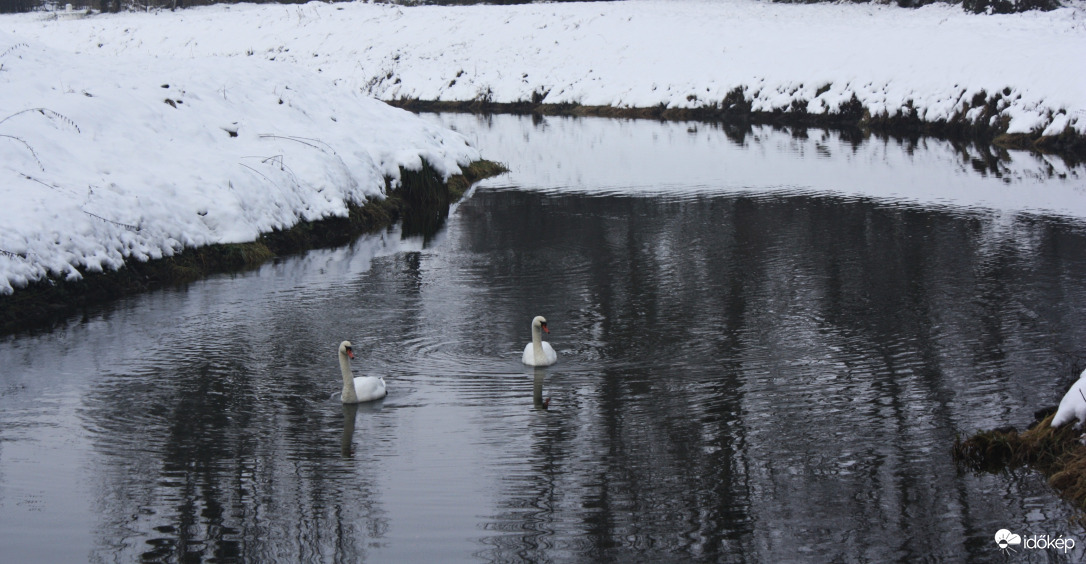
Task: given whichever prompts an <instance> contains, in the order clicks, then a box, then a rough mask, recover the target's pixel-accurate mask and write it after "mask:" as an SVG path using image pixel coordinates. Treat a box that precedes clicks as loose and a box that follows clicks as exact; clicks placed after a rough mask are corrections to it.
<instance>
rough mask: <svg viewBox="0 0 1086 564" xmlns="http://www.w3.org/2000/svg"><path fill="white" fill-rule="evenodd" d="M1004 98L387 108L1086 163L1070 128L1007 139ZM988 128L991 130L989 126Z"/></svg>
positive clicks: (736, 98)
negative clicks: (807, 133)
mask: <svg viewBox="0 0 1086 564" xmlns="http://www.w3.org/2000/svg"><path fill="white" fill-rule="evenodd" d="M1002 96H1003V93H1000V92H996V93H994V94H991V95H988V94H985V93H983V92H982V93H980V94H978V95H977V96H975V97H974V98H973V100H971V101H970V103H969V104H967V105H966V107H965V109H964V110H963V111H962V112H961V113H960V114H958V115H956V116H954V117H952V118H951V119H949V120H945V121H935V122H927V121H922V120H921V119H920V118H919V117H918V116H917V113H916V111H915V110H914V109H912V108H907V109H906V110H904V111H901V112H898V113H897V114H894V115H889V114H876V115H872V114H871V113H870V112H869V111H868V110H867V109H866V108H864V107H863V104H862V103H861V102H860V101H859V100H858V99H856V97H855V96H854V97H853V98H852V100H851V101H850V102H848V103H846V104H844V105H843V106H842V107H841V108H840V109H839V111H837V112H833V113H826V114H811V113H807V111H806V103H796V104H793V105H792V107H790V108H782V109H779V110H775V111H772V112H764V111H754V110H752V109H751V102H750V101H749V100H747V99H746V98H745V97H744V94H743V92H742V90H741V89H736V90H735V91H733V92H732V93H731V94H729V95H728V96H727V97H726V98H725V99H724V100H723V101H722V102H721V103H720V104H716V103H713V104H710V105H708V106H702V107H698V108H668V107H665V106H656V107H650V108H614V107H611V106H581V105H577V104H544V103H541V102H539V103H536V102H527V101H525V102H515V103H494V102H485V101H478V100H476V101H466V102H445V101H427V100H417V99H399V100H388V101H386V103H388V104H390V105H393V106H397V107H400V108H404V109H406V110H410V111H413V112H471V113H484V114H485V113H505V114H522V115H529V114H530V115H540V116H545V115H558V116H597V117H617V118H640V119H655V120H676V121H679V120H681V121H704V122H715V123H721V124H724V125H728V126H734V127H740V128H749V127H750V126H751V125H773V126H778V127H789V128H802V129H806V128H809V127H811V128H825V129H835V130H840V131H841V132H842V133H845V134H846V135H848V136H850V138H852V139H854V140H856V141H861V140H862V139H863V138H865V137H866V136H868V135H872V134H874V135H879V136H888V137H894V138H899V139H904V140H916V139H918V138H919V137H923V136H929V137H936V138H941V139H947V140H950V141H961V142H974V143H979V144H982V145H994V146H995V147H998V148H1002V149H1019V150H1030V151H1036V152H1041V153H1049V154H1054V155H1058V156H1060V157H1062V158H1063V159H1064V160H1065V161H1067V164H1068V165H1071V166H1073V165H1077V164H1079V163H1082V162H1084V161H1086V136H1083V135H1080V134H1078V133H1076V132H1075V131H1073V130H1071V129H1070V128H1068V129H1067V130H1065V131H1064V132H1063V133H1061V134H1060V135H1057V136H1048V137H1042V136H1041V135H1040V133H1036V134H1007V133H1006V130H1007V126H1008V121H1007V118H1005V117H1003V118H999V119H996V120H994V121H993V120H991V119H990V118H991V117H993V116H996V115H998V113H997V112H998V107H999V102H1000V100H1001V99H1002ZM976 108H980V117H978V118H975V119H973V120H966V119H965V113H966V112H968V111H969V110H970V109H976ZM986 124H987V125H986Z"/></svg>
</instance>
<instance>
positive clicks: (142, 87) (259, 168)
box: [0, 20, 480, 294]
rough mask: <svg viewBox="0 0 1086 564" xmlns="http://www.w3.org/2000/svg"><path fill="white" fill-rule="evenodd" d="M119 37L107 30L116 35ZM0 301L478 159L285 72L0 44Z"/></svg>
mask: <svg viewBox="0 0 1086 564" xmlns="http://www.w3.org/2000/svg"><path fill="white" fill-rule="evenodd" d="M116 21H119V20H116ZM0 53H3V55H2V57H0V64H2V65H3V66H2V68H0V90H2V91H3V93H4V94H3V97H0V120H2V121H0V162H2V163H3V164H2V165H0V294H10V293H11V292H12V291H13V288H14V287H19V286H22V285H25V284H26V283H28V282H32V281H36V280H41V279H43V278H46V277H57V278H65V279H77V278H79V277H80V274H79V270H84V269H85V270H86V271H91V272H94V271H101V270H103V269H115V268H117V267H119V266H121V265H122V264H123V263H124V262H125V261H126V260H129V259H131V258H135V259H137V260H146V259H148V258H160V257H163V256H171V255H173V254H175V253H177V252H178V251H180V250H181V249H183V248H185V247H199V246H204V245H209V244H214V243H236V242H245V241H253V240H255V239H256V238H257V237H258V236H259V235H260V234H261V233H265V232H268V231H271V230H273V229H282V228H287V227H290V226H292V225H294V224H296V223H298V222H299V221H303V220H316V219H320V218H323V217H328V216H344V215H346V213H347V206H348V204H349V203H355V204H359V203H362V202H364V201H366V200H367V199H370V198H379V197H383V192H384V187H385V178H386V177H390V178H393V179H398V178H399V175H400V167H404V168H406V169H412V170H413V169H418V168H420V167H421V165H422V161H423V160H425V161H427V162H429V163H430V164H431V165H432V166H433V167H434V168H435V169H436V170H437V171H438V172H439V173H440V174H442V175H445V176H446V177H447V176H449V175H452V174H456V173H459V172H460V167H461V166H464V165H467V164H468V163H470V162H472V161H474V160H477V159H479V158H480V155H479V152H478V151H477V150H476V149H475V148H473V147H470V146H468V144H467V142H466V141H465V139H464V138H463V137H462V136H460V135H459V134H457V133H454V132H452V131H449V130H446V129H442V128H440V127H438V126H435V125H432V124H430V123H427V122H426V121H424V120H421V119H419V118H418V117H416V116H415V115H413V114H411V113H409V112H406V111H403V110H399V109H395V108H392V107H390V106H388V105H386V104H384V103H382V102H379V101H377V100H375V99H373V98H371V97H369V96H366V95H364V94H361V93H359V92H357V91H355V90H352V89H349V88H344V87H337V86H335V85H334V84H333V82H332V81H330V80H328V79H326V78H325V77H322V76H320V75H318V74H316V73H314V72H312V71H309V70H307V69H305V68H302V67H299V66H296V65H281V64H275V63H270V62H265V61H256V60H252V59H230V58H217V57H210V58H201V59H195V60H193V59H188V60H171V61H166V60H162V59H155V58H152V57H147V56H143V55H133V56H124V57H116V56H102V55H99V54H73V53H65V52H60V51H56V50H54V49H52V48H49V47H46V46H43V45H42V44H41V42H38V41H36V40H33V39H31V40H26V39H25V38H23V37H20V36H17V35H10V34H7V33H5V32H0Z"/></svg>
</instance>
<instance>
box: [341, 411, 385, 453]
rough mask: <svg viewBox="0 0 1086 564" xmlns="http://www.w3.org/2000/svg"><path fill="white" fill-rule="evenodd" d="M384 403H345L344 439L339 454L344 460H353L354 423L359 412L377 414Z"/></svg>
mask: <svg viewBox="0 0 1086 564" xmlns="http://www.w3.org/2000/svg"><path fill="white" fill-rule="evenodd" d="M384 403H385V402H383V401H373V402H369V403H345V404H343V438H342V439H340V443H339V453H340V455H341V456H342V457H343V458H351V457H352V456H353V455H354V422H355V418H356V417H357V416H358V412H359V411H361V412H362V413H370V414H372V413H377V412H378V411H381V406H382V405H384Z"/></svg>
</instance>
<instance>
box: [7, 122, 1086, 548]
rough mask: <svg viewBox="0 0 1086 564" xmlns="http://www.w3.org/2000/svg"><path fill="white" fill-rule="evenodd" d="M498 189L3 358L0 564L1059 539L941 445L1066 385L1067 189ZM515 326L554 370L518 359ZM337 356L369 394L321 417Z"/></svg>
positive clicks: (605, 139) (1079, 227) (1083, 235)
mask: <svg viewBox="0 0 1086 564" xmlns="http://www.w3.org/2000/svg"><path fill="white" fill-rule="evenodd" d="M449 119H453V118H449ZM457 119H459V118H457ZM513 123H514V124H516V125H517V126H518V127H519V122H513ZM623 123H625V122H623ZM563 127H564V126H563ZM627 127H632V126H628V125H623V126H622V129H621V131H622V132H629V133H632V134H633V135H634V136H641V137H649V136H651V135H650V134H656V135H667V134H668V133H667V131H668V129H667V127H670V126H667V127H663V126H659V124H651V123H650V124H647V125H643V127H644V128H645V129H646V130H647V132H645V131H642V130H640V129H630V130H627V129H626V128H627ZM657 127H663V130H661V129H653V128H657ZM499 133H500V134H502V135H506V134H508V133H509V129H506V130H504V133H502V132H491V133H490V134H494V135H497V134H499ZM584 133H585V134H593V135H597V136H598V137H597V140H596V141H594V143H597V144H598V145H599V146H603V147H611V148H612V149H614V145H610V143H611V141H610V140H611V139H612V137H611V136H610V135H611V134H610V133H606V132H602V133H601V132H600V131H598V130H595V129H592V128H591V127H589V128H588V129H586V130H585V131H584ZM479 135H480V137H483V134H482V133H480V134H479ZM616 138H617V137H616ZM622 139H625V137H623V138H621V139H620V140H619V141H615V142H614V143H625V141H622ZM507 145H508V146H507V147H506V149H504V150H508V151H510V153H509V154H513V153H518V152H519V154H523V155H528V154H530V151H529V150H528V149H526V148H523V147H521V146H519V145H515V144H512V142H510V143H508V144H507ZM555 150H556V151H560V150H564V149H555ZM540 151H542V150H541V149H537V152H540ZM604 152H605V153H606V151H604ZM622 152H623V151H619V150H614V151H613V154H620V153H622ZM861 153H862V151H861ZM675 154H676V155H682V154H685V153H684V152H683V151H676V152H675ZM694 156H695V157H696V156H697V155H694ZM623 158H625V157H623ZM661 158H662V157H661ZM789 158H790V159H793V160H796V161H798V164H797V163H791V164H789V165H788V167H793V168H796V169H802V168H803V167H804V166H805V165H804V164H802V163H805V162H806V163H808V164H809V160H810V159H807V158H802V157H800V156H796V155H792V156H791V157H789ZM789 158H784V157H781V162H787V161H788V159H789ZM822 158H824V157H815V159H816V160H818V159H822ZM853 158H855V157H853ZM912 158H915V159H921V160H923V159H924V158H925V157H923V156H922V155H920V156H914V157H912ZM773 159H777V157H773ZM561 162H563V161H561V160H552V163H561ZM895 162H897V161H896V158H895ZM511 164H512V163H511ZM554 166H557V164H555V165H554ZM834 166H837V165H834ZM849 166H850V167H858V166H860V165H859V164H857V163H856V162H855V161H853V162H852V164H850V165H849ZM880 166H881V165H880ZM895 166H898V165H895ZM539 168H540V170H542V169H544V168H546V167H545V166H544V165H542V164H541V165H540V167H539ZM649 168H651V167H649ZM875 168H876V169H877V170H876V171H875V172H873V173H872V174H873V176H874V177H876V178H888V177H889V176H892V175H886V174H884V172H880V171H881V170H882V169H878V168H877V167H875ZM786 169H787V167H785V168H784V169H782V170H783V172H782V171H781V170H778V171H776V172H774V171H768V172H767V174H769V175H771V176H772V175H773V174H791V173H788V172H787V170H786ZM528 170H529V171H530V170H532V169H531V167H528ZM744 170H745V169H744ZM816 170H817V167H815V168H814V169H811V170H810V171H809V172H810V173H811V174H810V177H811V178H817V177H819V176H818V174H816ZM898 170H899V171H900V170H903V169H898ZM518 174H520V175H521V176H520V177H518V176H516V175H512V176H511V177H508V178H505V179H498V180H495V181H488V182H487V183H485V184H483V185H482V186H480V187H479V188H477V189H476V191H475V192H474V194H473V195H472V196H471V197H470V198H468V199H467V200H465V201H463V202H461V203H460V204H459V205H458V207H457V208H456V209H455V210H454V211H453V212H452V213H451V214H450V216H449V220H448V223H447V228H446V230H445V231H444V232H443V233H442V234H441V235H440V236H439V237H437V238H434V239H432V240H430V241H429V242H428V243H427V244H426V245H424V244H423V242H422V241H421V240H418V239H407V240H403V239H401V238H400V234H399V233H398V232H391V233H386V234H381V235H378V236H373V237H369V238H365V239H362V240H360V241H358V242H356V243H355V244H354V245H352V246H350V247H347V248H342V249H335V250H326V251H315V252H312V253H308V254H306V255H304V256H300V257H292V258H288V259H284V260H282V261H280V262H278V263H276V264H272V265H267V266H266V267H264V268H262V269H260V270H259V271H256V272H250V273H243V274H240V275H237V276H221V277H215V278H211V279H209V280H206V281H203V282H199V283H196V284H192V285H190V286H188V287H187V288H185V289H179V290H172V291H164V292H156V293H153V294H148V295H145V296H139V297H135V298H132V299H130V300H126V301H124V302H122V303H120V304H117V305H116V306H115V307H112V308H108V309H107V310H105V311H103V312H100V313H98V314H95V315H91V316H89V319H88V320H87V321H85V322H73V323H72V324H70V325H69V326H67V327H62V328H60V329H58V330H56V331H53V332H51V333H48V334H43V335H35V336H21V337H9V338H6V339H4V340H3V341H0V366H3V367H4V371H3V374H2V375H0V546H2V547H3V549H4V554H5V556H7V557H9V558H12V559H14V560H17V561H58V562H63V561H86V560H90V561H96V562H97V561H125V562H128V561H136V560H146V561H170V562H172V561H182V560H186V561H188V560H193V561H195V560H212V559H214V560H218V561H260V562H271V561H287V562H297V561H358V560H368V561H390V562H403V561H423V560H426V561H442V562H450V561H475V560H484V561H552V560H560V561H675V560H680V561H715V562H746V561H753V562H763V561H811V562H823V561H837V560H842V561H862V560H874V561H890V560H895V561H899V560H920V559H933V560H950V561H964V560H980V561H986V560H989V559H991V558H993V555H995V554H996V553H995V552H994V550H995V545H994V542H992V538H993V535H994V533H995V531H996V530H998V529H1001V528H1008V529H1011V530H1012V531H1014V532H1016V533H1019V534H1022V535H1028V534H1049V535H1052V536H1057V535H1059V534H1063V535H1064V536H1065V537H1066V536H1071V537H1074V538H1076V539H1080V540H1081V541H1082V542H1080V546H1081V545H1086V533H1084V532H1083V531H1082V530H1081V529H1079V528H1077V527H1075V526H1074V525H1072V524H1071V521H1070V517H1071V516H1072V511H1071V510H1070V509H1069V508H1068V507H1067V506H1066V505H1065V504H1063V503H1062V502H1060V501H1059V500H1057V499H1056V498H1055V497H1054V495H1053V493H1052V492H1051V490H1050V489H1049V488H1048V487H1047V486H1046V485H1045V484H1044V482H1043V480H1042V479H1040V478H1039V477H1037V476H1035V475H1034V474H1032V473H1030V472H1020V473H1015V474H1012V475H1008V476H989V475H983V476H974V475H971V474H968V473H966V474H962V473H959V472H958V470H957V468H955V466H954V463H953V461H952V459H951V458H950V454H949V446H950V444H951V443H952V442H953V439H954V437H955V435H956V434H957V433H960V432H970V431H973V430H976V429H982V428H992V427H997V426H1001V425H1008V424H1009V425H1016V426H1019V427H1021V426H1023V425H1025V424H1027V423H1028V422H1029V421H1030V420H1031V419H1032V414H1033V411H1034V410H1035V409H1037V408H1039V407H1042V406H1045V405H1049V404H1052V403H1054V402H1055V401H1056V400H1057V399H1058V398H1059V396H1060V395H1061V394H1062V391H1063V390H1064V389H1065V387H1066V386H1067V385H1068V383H1069V381H1070V380H1071V379H1072V378H1073V377H1074V376H1075V375H1076V374H1077V372H1076V371H1080V370H1081V369H1082V368H1083V367H1084V364H1086V363H1084V360H1086V354H1084V351H1083V348H1082V343H1083V342H1086V321H1084V319H1086V316H1083V315H1082V314H1083V312H1084V310H1086V287H1084V285H1083V282H1082V280H1084V279H1086V224H1084V222H1083V221H1082V220H1081V219H1078V218H1077V217H1076V216H1075V214H1076V213H1078V212H1077V211H1075V210H1077V209H1079V207H1078V206H1079V204H1078V203H1077V202H1075V201H1074V198H1072V197H1071V195H1072V194H1073V193H1074V191H1073V190H1070V189H1069V188H1068V187H1067V186H1065V185H1063V184H1059V183H1057V184H1055V185H1053V187H1052V189H1051V192H1052V193H1061V194H1062V195H1060V196H1059V197H1058V198H1057V197H1055V196H1054V197H1053V199H1052V200H1050V201H1051V202H1056V201H1057V200H1066V201H1067V202H1069V203H1068V204H1067V205H1064V207H1063V208H1061V209H1062V211H1059V212H1052V213H1046V212H1043V211H1041V210H1039V209H1037V208H1028V209H1027V208H1015V207H1013V206H1012V207H1005V208H999V207H977V206H973V205H966V204H965V203H963V202H964V201H965V198H964V197H962V198H957V199H955V200H954V202H952V203H947V202H925V201H924V200H923V199H921V198H918V197H915V196H916V194H915V193H914V194H913V197H900V198H899V197H894V198H890V197H883V196H879V195H866V196H860V195H857V194H858V193H860V192H861V191H862V187H855V188H854V189H853V192H854V193H850V194H843V193H840V192H837V191H829V192H826V193H822V192H821V191H819V190H814V191H812V190H811V189H810V188H809V187H805V188H803V189H787V190H786V189H781V183H777V182H773V183H771V185H760V184H752V185H750V186H748V187H746V188H743V189H740V190H734V189H732V187H731V185H730V184H729V183H727V182H724V183H723V184H721V185H717V187H716V189H712V186H713V182H715V181H713V180H711V179H710V178H709V176H712V174H717V173H715V172H714V173H712V174H709V173H706V174H707V176H706V178H705V179H704V182H701V183H697V182H692V181H691V182H690V183H689V184H686V185H684V186H679V187H676V188H675V189H674V190H670V189H668V188H667V187H661V186H652V183H653V182H655V180H654V179H653V178H652V177H650V176H649V177H646V178H645V181H646V184H645V185H644V186H640V185H637V184H636V183H635V184H632V185H631V186H630V187H629V189H622V188H621V186H619V185H617V184H616V183H614V182H612V183H602V182H597V181H596V180H594V179H593V177H591V176H590V174H589V173H587V172H586V173H585V175H582V176H581V177H580V180H577V174H575V173H572V172H571V171H569V170H566V171H565V172H563V173H561V174H559V173H554V174H553V175H551V173H549V172H546V173H544V172H541V173H540V175H539V176H538V177H530V174H529V173H528V172H521V173H518ZM623 174H625V173H624V172H621V171H620V172H617V173H616V175H618V176H619V177H622V175H623ZM736 174H737V175H740V174H746V173H740V172H737V173H736ZM915 174H916V175H921V176H924V177H925V178H928V179H937V178H938V177H939V175H938V174H937V173H936V172H934V171H932V170H930V169H925V170H922V171H918V172H915ZM562 175H565V176H562ZM518 178H519V180H518ZM942 178H943V180H942V182H943V184H942V185H941V190H942V191H944V192H948V193H954V192H955V189H956V185H957V183H958V181H959V180H960V178H959V176H957V173H953V174H950V175H949V176H944V177H942ZM948 179H949V180H948ZM626 180H628V179H625V180H623V181H626ZM514 181H515V182H523V184H515V183H514ZM933 181H934V180H933ZM567 182H568V183H570V185H569V186H568V187H567V188H563V185H565V183H567ZM1016 182H1020V183H1023V184H1026V183H1028V181H1027V180H1020V181H1016ZM1046 182H1047V181H1046ZM999 184H1000V185H1002V184H1004V183H1003V182H1002V181H999ZM978 185H980V184H978ZM984 185H985V186H987V185H986V184H984ZM895 186H900V184H898V185H895ZM793 188H795V187H793ZM1030 189H1032V188H1030ZM1038 189H1040V187H1038ZM933 191H937V190H935V189H934V188H933ZM966 191H967V190H966ZM876 192H877V189H876ZM952 199H953V198H952ZM1052 205H1055V204H1054V203H1053V204H1052ZM541 313H542V314H545V315H546V317H547V319H548V321H549V326H550V329H551V334H550V335H549V337H548V340H549V341H550V342H551V343H552V344H553V345H554V346H555V348H556V349H557V351H558V354H559V362H558V364H555V365H554V366H551V367H547V368H541V369H534V368H530V367H525V366H523V365H522V364H521V363H520V352H521V351H522V350H523V347H524V344H525V343H526V342H528V340H529V339H530V330H529V324H530V320H531V318H532V317H533V316H535V315H538V314H541ZM343 339H350V340H351V341H352V342H353V343H354V345H355V352H356V354H357V355H358V360H357V361H356V363H355V366H354V369H355V371H356V375H363V374H365V375H369V374H380V375H384V376H385V378H386V381H387V382H388V386H389V395H388V397H387V398H386V399H385V400H382V401H381V402H379V403H377V404H366V405H362V406H343V405H341V404H340V403H339V402H338V400H337V399H336V398H335V397H334V394H335V392H336V391H337V390H338V389H339V388H340V385H341V380H340V376H339V371H338V365H337V363H336V347H337V346H338V343H339V342H340V341H342V340H343ZM58 531H60V532H64V533H69V532H70V533H71V534H70V535H67V536H66V538H68V539H69V542H67V543H56V542H51V541H50V539H51V538H53V537H55V535H56V534H58ZM1078 556H1081V555H1080V554H1077V553H1076V554H1073V555H1071V557H1078ZM1031 558H1033V559H1034V560H1037V559H1041V560H1043V559H1051V560H1059V559H1060V558H1059V556H1058V555H1057V554H1055V553H1050V552H1039V553H1036V554H1032V555H1031Z"/></svg>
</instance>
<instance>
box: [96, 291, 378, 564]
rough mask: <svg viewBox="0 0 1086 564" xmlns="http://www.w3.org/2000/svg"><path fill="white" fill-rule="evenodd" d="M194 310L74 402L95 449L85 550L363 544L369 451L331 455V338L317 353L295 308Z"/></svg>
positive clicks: (373, 505) (367, 525)
mask: <svg viewBox="0 0 1086 564" xmlns="http://www.w3.org/2000/svg"><path fill="white" fill-rule="evenodd" d="M250 305H251V304H250ZM195 307H199V305H196V306H195ZM302 311H304V309H303V310H302ZM199 313H200V314H199V315H197V314H196V312H194V315H193V317H192V318H190V319H183V320H180V322H179V323H180V324H181V325H182V328H181V329H180V330H179V334H180V340H179V342H175V343H170V344H169V345H168V346H161V347H160V348H159V349H157V350H156V351H155V357H154V358H152V359H150V360H148V361H147V362H146V364H144V365H143V366H142V367H141V370H142V373H139V374H117V375H113V376H107V377H104V378H103V381H104V385H103V386H102V387H100V388H97V389H96V390H95V391H94V392H93V393H92V394H90V395H89V397H87V398H86V399H85V401H84V406H83V408H82V409H81V417H82V418H83V420H84V421H85V424H86V426H87V427H88V428H89V429H90V430H91V432H92V433H93V436H94V439H93V440H94V443H95V445H96V447H95V448H96V450H97V451H98V452H99V454H100V455H101V456H100V457H99V460H100V463H99V464H100V469H99V471H98V472H96V476H98V477H99V478H98V479H99V480H100V484H99V488H100V489H101V490H103V491H102V493H101V495H100V496H99V500H100V501H99V503H100V505H101V514H102V516H101V518H100V521H99V527H98V531H97V534H96V536H97V537H98V539H99V541H98V542H99V545H100V549H99V554H98V556H97V557H96V558H95V560H108V559H110V558H111V557H112V558H115V559H117V560H119V561H135V560H144V561H166V562H174V561H202V560H215V561H284V560H286V561H309V560H347V561H353V560H356V559H357V558H359V557H361V556H362V555H364V554H365V552H366V547H367V545H368V544H369V543H371V542H374V541H376V540H377V539H380V537H381V536H383V534H384V532H385V530H386V529H387V527H388V524H387V521H386V518H385V517H384V515H383V510H382V508H381V506H380V503H379V500H378V498H377V494H376V491H375V488H374V484H373V480H372V475H371V474H370V473H369V472H367V464H369V462H368V461H367V457H356V458H355V459H350V458H348V459H344V458H342V457H341V456H340V449H341V444H339V441H336V440H335V437H336V435H334V434H331V433H330V432H329V431H331V430H338V429H339V428H340V427H341V426H342V425H343V421H342V419H341V418H342V417H343V415H344V413H343V412H342V411H341V409H340V408H339V405H338V402H335V401H334V400H332V399H329V392H330V391H331V390H334V389H335V388H336V387H337V382H336V380H337V376H338V371H337V370H336V366H335V363H334V354H333V353H334V349H333V344H332V342H331V340H330V339H323V340H327V341H328V342H329V343H328V344H329V346H328V350H327V351H323V352H325V354H324V355H321V354H320V353H318V352H316V351H310V350H308V348H307V347H305V346H304V345H302V344H300V343H303V342H304V343H313V342H321V341H322V339H321V338H319V337H315V336H314V335H305V333H306V332H307V331H312V330H313V329H311V327H317V326H318V325H317V324H310V323H308V321H310V320H307V319H305V318H304V315H305V314H304V313H303V314H301V315H299V313H298V312H287V311H285V310H284V311H283V312H277V311H274V310H263V311H261V310H259V309H252V308H246V307H242V308H240V309H238V310H231V311H223V312H210V315H208V313H209V312H199ZM186 325H187V327H186ZM224 338H226V339H229V340H230V341H232V342H233V346H223V343H222V342H221V341H222V340H223V339H224ZM316 367H321V368H323V369H325V372H326V374H324V373H322V374H313V373H312V372H313V371H314V370H316Z"/></svg>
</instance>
